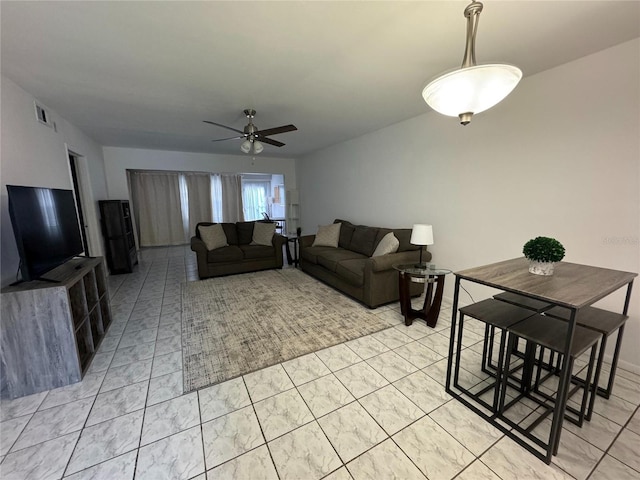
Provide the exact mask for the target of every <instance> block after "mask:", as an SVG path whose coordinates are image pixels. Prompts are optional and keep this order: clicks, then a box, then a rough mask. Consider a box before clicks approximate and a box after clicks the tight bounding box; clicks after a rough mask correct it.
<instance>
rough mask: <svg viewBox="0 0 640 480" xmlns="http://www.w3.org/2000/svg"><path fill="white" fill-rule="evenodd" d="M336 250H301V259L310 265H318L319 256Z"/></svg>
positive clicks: (311, 248)
mask: <svg viewBox="0 0 640 480" xmlns="http://www.w3.org/2000/svg"><path fill="white" fill-rule="evenodd" d="M329 250H335V248H333V247H305V248H301V249H300V258H304V259H305V260H306V261H307V262H309V263H314V264H317V263H318V255H321V254H323V253H324V252H326V251H329Z"/></svg>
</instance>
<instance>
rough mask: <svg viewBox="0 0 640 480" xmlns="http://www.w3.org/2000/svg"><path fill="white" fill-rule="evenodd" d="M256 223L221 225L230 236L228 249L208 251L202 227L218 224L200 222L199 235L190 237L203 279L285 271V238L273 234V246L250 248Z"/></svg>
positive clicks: (197, 227)
mask: <svg viewBox="0 0 640 480" xmlns="http://www.w3.org/2000/svg"><path fill="white" fill-rule="evenodd" d="M255 223H256V222H237V223H222V224H221V225H222V228H223V230H224V233H225V235H226V236H227V243H228V244H229V245H228V246H226V247H221V248H216V249H215V250H208V249H207V246H206V245H205V243H204V241H203V240H202V239H201V238H200V229H199V227H200V226H209V225H215V224H214V223H211V222H201V223H198V225H196V234H195V236H193V237H191V250H193V251H194V252H196V257H197V260H198V275H199V276H200V278H207V277H219V276H222V275H231V274H234V273H245V272H254V271H257V270H267V269H270V268H282V246H283V245H284V243H285V242H286V238H285V237H283V236H282V235H279V234H277V233H276V234H274V235H273V240H272V245H271V246H266V245H250V243H251V241H252V238H253V227H254V224H255Z"/></svg>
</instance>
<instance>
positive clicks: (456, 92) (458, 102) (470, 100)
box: [422, 64, 522, 117]
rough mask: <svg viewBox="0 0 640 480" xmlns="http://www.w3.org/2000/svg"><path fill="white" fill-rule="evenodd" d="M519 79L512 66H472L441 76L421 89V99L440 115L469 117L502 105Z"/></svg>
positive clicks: (519, 72)
mask: <svg viewBox="0 0 640 480" xmlns="http://www.w3.org/2000/svg"><path fill="white" fill-rule="evenodd" d="M521 78H522V71H521V70H520V69H519V68H518V67H515V66H513V65H507V64H489V65H474V66H471V67H466V68H459V69H457V70H454V71H453V72H449V73H445V74H444V75H441V76H440V77H438V78H436V79H435V80H433V81H432V82H430V83H429V84H428V85H427V86H426V87H424V90H423V91H422V96H423V97H424V100H425V102H427V104H428V105H429V106H430V107H431V108H433V109H434V110H435V111H436V112H438V113H441V114H443V115H448V116H450V117H458V116H461V115H463V114H472V115H473V114H476V113H480V112H484V111H485V110H487V109H489V108H491V107H493V106H494V105H496V104H498V103H499V102H500V101H502V100H503V99H504V98H505V97H506V96H507V95H509V94H510V93H511V92H512V91H513V89H514V88H516V85H518V82H520V79H521Z"/></svg>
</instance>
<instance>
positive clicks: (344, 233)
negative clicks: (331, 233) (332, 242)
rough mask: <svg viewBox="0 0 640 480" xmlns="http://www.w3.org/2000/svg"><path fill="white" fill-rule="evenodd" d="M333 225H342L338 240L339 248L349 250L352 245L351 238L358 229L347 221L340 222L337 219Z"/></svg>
mask: <svg viewBox="0 0 640 480" xmlns="http://www.w3.org/2000/svg"><path fill="white" fill-rule="evenodd" d="M333 223H340V224H341V225H340V238H339V239H338V246H339V247H341V248H349V245H351V237H353V231H354V230H355V229H356V227H355V225H354V224H353V223H351V222H347V221H346V220H340V219H338V218H336V219H335V220H334V221H333Z"/></svg>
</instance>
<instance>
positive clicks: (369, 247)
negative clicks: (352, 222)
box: [349, 225, 378, 257]
mask: <svg viewBox="0 0 640 480" xmlns="http://www.w3.org/2000/svg"><path fill="white" fill-rule="evenodd" d="M376 235H378V228H374V227H365V226H364V225H358V226H356V228H355V230H354V232H353V237H351V244H350V245H349V250H353V251H354V252H358V253H361V254H363V255H366V256H367V257H370V256H371V254H372V253H373V251H374V250H375V248H376V243H375V242H376Z"/></svg>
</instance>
